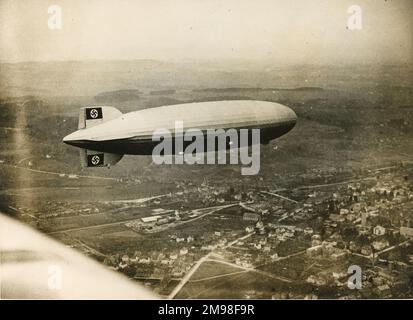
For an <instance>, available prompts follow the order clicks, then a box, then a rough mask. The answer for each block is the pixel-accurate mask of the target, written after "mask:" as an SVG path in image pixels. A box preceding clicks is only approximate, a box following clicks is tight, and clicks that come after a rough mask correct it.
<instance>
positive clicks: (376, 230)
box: [373, 226, 386, 236]
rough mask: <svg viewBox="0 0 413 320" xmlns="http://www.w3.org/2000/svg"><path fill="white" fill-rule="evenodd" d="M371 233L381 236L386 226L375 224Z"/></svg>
mask: <svg viewBox="0 0 413 320" xmlns="http://www.w3.org/2000/svg"><path fill="white" fill-rule="evenodd" d="M373 233H374V234H375V235H376V236H383V235H384V234H385V233H386V228H384V227H382V226H375V227H374V229H373Z"/></svg>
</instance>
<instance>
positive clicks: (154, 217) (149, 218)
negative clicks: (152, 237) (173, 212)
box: [141, 216, 161, 223]
mask: <svg viewBox="0 0 413 320" xmlns="http://www.w3.org/2000/svg"><path fill="white" fill-rule="evenodd" d="M160 217H161V216H150V217H143V218H141V220H142V222H144V223H148V222H155V221H157V220H158V219H159V218H160Z"/></svg>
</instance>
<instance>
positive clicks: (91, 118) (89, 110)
mask: <svg viewBox="0 0 413 320" xmlns="http://www.w3.org/2000/svg"><path fill="white" fill-rule="evenodd" d="M121 115H122V112H120V111H119V110H118V109H116V108H114V107H106V106H96V107H84V108H80V110H79V123H78V129H79V130H80V129H86V128H91V127H93V126H96V125H98V124H100V123H103V122H106V121H109V120H113V119H116V118H118V117H120V116H121Z"/></svg>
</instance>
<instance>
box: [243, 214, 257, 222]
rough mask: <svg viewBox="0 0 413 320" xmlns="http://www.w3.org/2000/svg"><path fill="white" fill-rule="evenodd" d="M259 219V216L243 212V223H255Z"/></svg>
mask: <svg viewBox="0 0 413 320" xmlns="http://www.w3.org/2000/svg"><path fill="white" fill-rule="evenodd" d="M259 219H260V216H259V215H258V214H256V213H254V212H248V211H247V212H245V213H244V215H243V216H242V220H244V221H252V222H257V221H258V220H259Z"/></svg>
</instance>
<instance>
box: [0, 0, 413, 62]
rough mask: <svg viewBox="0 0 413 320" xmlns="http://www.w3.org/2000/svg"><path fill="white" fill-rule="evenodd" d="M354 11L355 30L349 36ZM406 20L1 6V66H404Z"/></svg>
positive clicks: (234, 3)
mask: <svg viewBox="0 0 413 320" xmlns="http://www.w3.org/2000/svg"><path fill="white" fill-rule="evenodd" d="M50 5H59V6H60V7H61V9H62V28H61V29H50V28H49V27H48V20H49V18H50V17H51V14H49V13H48V7H49V6H50ZM351 5H359V6H360V8H361V9H362V11H361V14H362V29H361V30H349V29H347V20H348V19H349V17H350V16H351V15H352V14H351V13H348V12H347V10H348V8H349V7H350V6H351ZM412 16H413V1H412V0H387V1H385V0H351V1H348V0H288V1H287V0H136V1H132V0H89V1H84V0H51V1H50V0H31V1H29V0H19V1H13V0H0V61H2V62H20V61H50V60H85V59H104V60H108V59H110V60H123V59H128V60H129V59H156V60H165V61H188V60H238V59H247V60H257V61H270V62H272V63H280V64H283V63H284V64H302V63H307V64H308V63H310V64H311V63H315V64H353V63H408V64H411V63H412V62H413V60H412V59H413V54H412V53H413V34H412V31H413V19H411V17H412Z"/></svg>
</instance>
